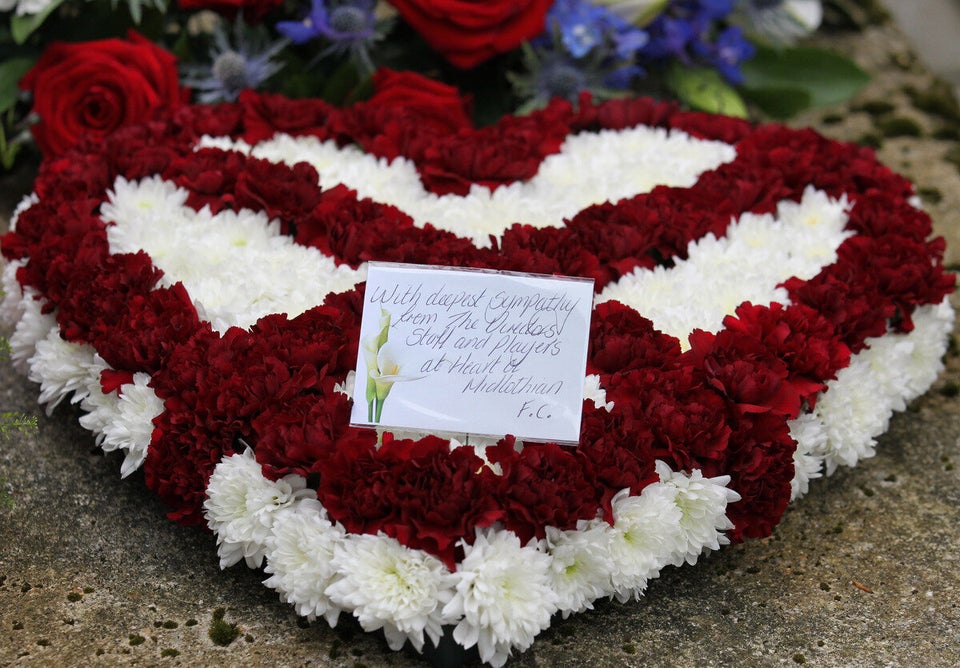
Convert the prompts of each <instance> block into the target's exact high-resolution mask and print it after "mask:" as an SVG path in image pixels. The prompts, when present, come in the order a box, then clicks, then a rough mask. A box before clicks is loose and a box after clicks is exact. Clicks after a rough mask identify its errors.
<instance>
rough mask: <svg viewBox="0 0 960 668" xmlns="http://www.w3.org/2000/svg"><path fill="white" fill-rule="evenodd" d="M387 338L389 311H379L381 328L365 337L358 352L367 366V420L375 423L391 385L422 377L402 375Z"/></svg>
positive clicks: (396, 355)
mask: <svg viewBox="0 0 960 668" xmlns="http://www.w3.org/2000/svg"><path fill="white" fill-rule="evenodd" d="M389 336H390V312H389V311H388V310H387V309H383V308H382V309H380V329H379V330H378V331H377V333H376V334H373V335H371V336H367V337H365V338H364V339H363V340H362V341H361V342H360V349H361V350H362V353H363V359H364V362H365V363H366V366H367V387H366V393H365V396H366V399H367V421H368V422H373V423H378V422H380V419H381V416H382V415H383V405H384V403H386V401H387V395H389V394H390V390H392V389H393V384H394V383H399V382H405V381H411V380H420V379H421V378H425V376H407V375H403V374H402V373H401V371H402V369H401V363H400V359H399V357H398V354H397V350H396V349H395V347H394V346H392V345H390V343H389V341H388V340H387V339H388V338H389Z"/></svg>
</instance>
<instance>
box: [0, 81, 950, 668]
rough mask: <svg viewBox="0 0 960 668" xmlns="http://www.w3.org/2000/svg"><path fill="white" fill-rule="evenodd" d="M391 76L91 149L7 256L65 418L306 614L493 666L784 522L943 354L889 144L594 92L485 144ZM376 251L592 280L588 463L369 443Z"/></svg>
mask: <svg viewBox="0 0 960 668" xmlns="http://www.w3.org/2000/svg"><path fill="white" fill-rule="evenodd" d="M372 82H373V93H372V96H371V97H370V99H369V100H366V101H360V102H356V103H354V104H351V105H346V106H334V105H331V104H329V103H326V102H324V101H321V100H301V101H294V100H290V99H288V98H285V97H281V96H277V95H274V94H269V93H257V92H253V91H245V92H243V93H241V94H240V96H239V99H238V101H237V102H233V103H220V104H215V105H176V106H172V107H171V108H168V109H167V110H166V112H165V113H164V114H162V115H161V116H159V117H157V118H155V119H153V120H151V121H150V122H148V123H146V124H143V125H124V126H123V127H121V128H120V129H119V130H118V131H115V132H113V133H109V134H105V135H104V136H103V137H100V136H93V135H85V136H84V137H82V138H81V140H80V141H79V143H78V144H77V145H75V146H74V147H73V148H70V149H67V150H66V152H65V153H64V154H63V155H62V156H61V157H51V158H50V159H48V160H46V161H45V162H44V163H43V165H42V166H41V169H40V173H39V176H38V178H37V181H36V184H35V193H34V194H33V195H32V196H30V197H28V198H27V199H25V200H24V202H23V203H22V204H21V205H20V206H19V207H18V209H17V212H16V215H15V219H14V221H13V229H12V231H11V232H9V233H8V234H7V235H5V236H4V237H3V238H2V239H0V247H2V251H3V254H4V257H5V259H6V260H7V261H8V265H7V268H6V270H5V271H4V275H3V282H4V288H5V291H6V295H7V297H6V299H5V301H4V303H3V306H2V310H3V313H4V315H5V317H6V318H7V319H8V320H9V321H11V322H16V329H15V331H14V334H13V336H12V338H11V342H10V343H11V349H12V353H11V354H12V357H13V360H14V363H15V364H16V365H17V366H18V367H19V368H21V369H23V370H24V371H25V372H26V373H28V374H29V376H30V377H31V378H32V379H33V380H35V381H36V382H38V383H39V384H40V400H41V402H43V403H46V404H47V406H48V410H52V409H53V408H54V407H55V406H56V405H57V404H59V403H60V402H61V401H63V400H65V399H69V401H71V402H73V403H77V404H79V405H80V407H81V408H82V409H83V411H84V412H85V414H84V415H83V417H82V418H81V424H82V425H83V426H84V427H86V428H87V429H89V430H91V431H92V432H93V433H95V434H96V438H97V442H98V443H99V444H100V445H101V447H102V448H103V449H104V450H107V451H114V450H117V451H121V452H122V453H123V454H124V460H123V464H122V467H121V472H122V474H123V475H128V474H129V473H131V472H132V471H134V470H137V469H138V468H140V467H142V468H143V469H144V473H145V480H146V484H147V485H148V487H149V488H150V489H151V490H152V491H154V492H155V493H156V494H157V495H158V496H159V497H160V498H161V499H162V500H163V501H164V502H165V503H166V504H167V505H168V506H169V507H170V517H171V518H172V519H174V520H176V521H178V522H181V523H185V524H196V523H203V524H205V525H206V526H208V527H209V528H210V529H211V530H212V531H213V532H215V534H216V540H217V544H218V553H219V557H220V563H221V566H223V567H228V566H231V565H233V564H237V563H239V562H241V561H243V562H245V563H246V564H247V565H248V566H251V567H255V568H257V567H262V568H263V569H264V572H265V575H266V578H265V584H266V585H267V586H268V587H270V588H272V589H274V590H276V591H277V592H278V594H279V596H280V598H281V599H282V600H284V601H286V602H288V603H289V604H291V605H293V606H294V607H295V609H296V610H297V612H298V613H299V614H300V615H303V616H305V617H307V618H309V619H314V618H324V619H325V620H326V621H327V622H328V623H330V624H336V622H337V620H338V618H339V617H340V615H342V614H344V615H347V614H349V615H353V616H354V617H356V619H357V620H358V621H359V623H360V624H361V626H362V627H363V628H364V629H366V630H368V631H382V632H383V634H384V636H385V637H386V639H387V641H388V643H389V644H390V646H391V647H393V648H395V649H397V648H400V647H402V646H403V645H404V644H405V643H406V642H410V643H411V645H412V646H413V647H414V648H416V649H417V650H422V649H423V648H424V647H426V646H428V645H427V643H432V644H436V643H437V642H438V641H439V639H440V637H441V635H443V634H450V635H451V637H452V638H453V639H454V641H455V642H456V643H458V644H459V645H460V646H462V647H464V648H473V647H476V648H477V651H478V653H479V656H480V658H481V659H482V660H483V661H485V662H488V663H490V664H492V665H497V666H499V665H502V664H503V663H504V662H505V661H506V660H507V658H508V657H509V656H510V654H511V653H513V652H515V651H522V650H524V649H525V648H527V647H529V646H530V644H531V643H532V642H533V641H534V639H535V637H536V635H537V634H538V633H539V632H540V631H541V630H543V629H544V628H546V627H547V626H548V625H549V624H550V620H551V618H552V616H553V615H555V614H561V615H569V614H574V613H576V612H579V611H582V610H585V609H588V608H590V607H591V606H592V603H593V601H595V600H597V599H599V598H603V597H611V596H612V597H616V598H618V599H620V600H628V599H631V598H634V597H639V596H640V595H641V594H642V592H643V591H644V589H645V587H646V585H647V582H648V581H649V580H650V579H652V578H655V577H656V576H657V575H658V574H659V572H660V571H661V570H662V569H663V568H665V567H666V566H669V565H680V564H683V563H689V564H693V563H695V562H696V561H697V560H698V558H699V556H700V555H701V554H703V553H704V552H706V551H710V550H716V549H719V548H720V547H721V546H723V545H725V544H728V543H731V542H738V541H741V540H744V539H746V538H750V537H760V536H766V535H769V533H770V532H771V530H772V528H773V527H774V525H776V523H777V522H778V521H779V519H780V517H781V515H782V513H783V512H784V510H785V508H786V507H787V505H788V503H789V502H790V500H791V499H793V498H797V497H799V496H801V495H802V494H804V493H805V492H806V491H807V489H808V484H809V482H810V480H811V479H813V478H817V477H819V476H822V475H829V474H831V473H833V472H834V471H835V470H836V469H837V468H838V467H839V466H853V465H855V464H856V463H857V462H858V461H859V460H860V459H862V458H864V457H869V456H870V455H871V454H873V449H874V445H875V438H876V437H877V436H878V435H879V434H881V433H883V432H884V431H885V430H886V427H887V423H888V420H889V418H890V416H891V414H892V413H893V412H894V411H896V410H902V409H904V408H905V407H906V403H907V402H908V401H910V400H911V399H912V398H914V397H916V396H919V395H920V394H922V393H923V392H924V391H925V390H926V389H927V388H928V387H929V385H930V384H931V383H932V382H933V380H934V378H935V377H936V374H937V373H938V371H939V369H940V368H941V362H940V358H941V356H942V354H943V352H944V351H945V348H946V343H947V339H948V333H949V332H950V330H951V329H952V325H953V313H952V310H951V309H950V306H949V303H948V302H947V301H946V296H947V295H948V293H949V292H950V291H951V290H952V289H953V284H954V280H953V277H952V276H950V275H949V274H948V273H946V272H945V271H944V269H943V266H942V253H943V241H942V240H940V239H930V236H931V233H932V232H931V224H930V219H929V217H928V216H927V215H926V214H925V213H923V212H922V211H921V210H919V209H918V208H916V207H915V206H914V200H913V188H912V186H911V185H910V184H909V182H908V181H906V180H905V179H904V178H902V177H900V176H898V175H896V174H894V173H893V172H891V171H890V170H889V169H887V168H886V167H884V166H882V165H880V164H879V163H877V162H876V160H875V158H874V157H873V155H872V153H871V152H870V151H869V150H868V149H863V148H859V147H856V146H853V145H848V144H840V143H836V142H831V141H829V140H827V139H825V138H823V137H821V136H819V135H817V134H816V133H815V132H813V131H810V130H792V129H787V128H785V127H782V126H777V125H770V126H763V125H761V126H754V125H751V124H750V123H747V122H746V121H743V120H741V119H736V118H730V117H723V116H713V115H708V114H704V113H699V112H691V111H683V110H681V109H680V108H679V107H678V106H677V105H676V104H673V103H664V102H662V103H658V102H654V101H651V100H649V99H633V98H631V99H623V100H617V99H615V100H609V101H605V102H596V101H592V100H590V99H589V96H587V95H584V96H581V97H580V98H579V99H578V104H576V105H574V104H572V103H570V102H569V101H566V100H563V99H559V98H555V99H552V100H551V101H549V102H548V103H547V104H546V106H545V107H543V108H541V109H538V110H534V111H531V112H530V113H528V114H526V115H522V116H520V115H509V116H505V117H503V118H501V119H500V120H499V121H498V122H497V123H495V124H493V125H489V126H483V127H478V126H476V125H475V124H474V123H473V122H472V121H471V120H470V119H469V118H468V115H467V106H468V102H469V101H468V99H467V98H466V97H465V96H463V95H462V94H461V93H459V92H458V91H456V90H455V89H453V88H450V87H448V86H445V85H443V84H441V83H438V82H435V81H431V80H428V79H426V78H424V77H421V76H419V75H416V74H413V73H411V72H403V73H398V72H391V71H386V70H380V71H378V72H377V73H376V74H375V75H374V76H373V80H372ZM574 185H575V186H576V187H572V186H574ZM370 260H378V261H395V262H411V263H420V264H434V265H451V266H468V267H487V268H494V269H504V270H514V271H515V270H523V271H528V272H531V271H532V272H537V273H547V274H563V275H575V276H583V277H588V278H592V279H593V280H594V285H595V291H596V298H595V306H594V310H593V319H592V323H591V330H590V341H591V346H590V351H589V354H588V361H587V369H586V375H585V378H584V401H583V414H582V428H581V437H580V441H579V443H578V445H577V446H576V447H575V448H570V447H563V446H560V445H557V444H526V445H525V444H523V443H520V442H518V441H517V439H515V438H514V437H512V436H511V435H509V434H506V435H503V437H502V438H497V439H493V440H489V441H481V442H472V443H470V444H469V445H467V444H464V443H463V442H462V441H460V440H459V439H456V438H449V437H441V436H439V435H435V434H425V433H390V432H383V431H381V432H379V433H378V432H377V431H376V430H373V429H361V428H354V427H351V426H350V425H349V414H350V408H351V403H352V401H356V400H360V401H363V400H369V398H368V397H366V392H367V389H368V388H369V387H370V386H369V385H364V383H365V382H366V379H358V378H356V377H355V374H354V373H353V366H354V363H355V361H356V359H357V354H358V349H359V347H360V346H361V345H364V342H362V341H360V340H359V326H360V323H359V313H360V302H361V295H362V289H363V281H364V277H365V271H366V263H367V262H368V261H370ZM383 325H384V327H385V328H386V330H389V321H387V322H385V323H383ZM383 338H384V339H386V338H387V337H386V336H384V337H383ZM384 345H385V343H384V342H383V341H380V340H379V337H378V340H376V341H372V342H370V348H371V350H370V352H371V353H372V352H373V349H376V352H377V355H379V354H380V353H381V352H382V350H383V347H384ZM378 369H379V367H378ZM373 386H374V398H376V397H377V395H376V388H377V385H376V383H374V384H373ZM360 397H365V398H360ZM384 397H385V395H384Z"/></svg>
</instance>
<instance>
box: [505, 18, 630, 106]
mask: <svg viewBox="0 0 960 668" xmlns="http://www.w3.org/2000/svg"><path fill="white" fill-rule="evenodd" d="M546 23H547V28H548V31H547V32H546V33H544V34H543V35H541V36H540V37H539V38H538V39H537V40H535V41H534V43H533V44H532V45H524V66H525V68H526V73H525V74H520V75H518V74H511V75H509V77H510V80H511V82H512V83H513V85H514V88H515V90H516V91H517V93H518V94H519V95H520V96H521V97H523V98H525V99H526V100H527V102H526V104H525V105H524V106H523V107H521V111H528V110H530V109H535V108H537V107H541V106H544V105H545V104H546V103H547V102H548V101H549V100H550V99H551V98H555V97H560V98H564V99H566V100H569V101H570V102H573V103H577V101H578V100H579V97H580V93H582V92H589V93H590V94H591V95H593V97H594V98H596V99H608V98H611V97H617V96H619V95H622V94H623V91H624V90H626V89H627V88H629V86H630V84H631V83H632V81H633V80H634V79H635V78H636V77H638V76H642V75H643V70H641V69H640V68H639V67H637V66H636V64H635V63H634V54H635V53H636V52H637V50H638V49H639V48H640V47H642V46H643V45H644V44H645V43H646V40H647V35H646V33H645V32H644V31H643V30H640V29H639V28H637V27H636V26H633V25H630V24H629V23H627V22H626V21H624V20H623V19H621V18H619V17H618V16H616V15H614V14H612V13H611V12H609V11H608V10H606V9H604V8H602V7H597V6H594V5H591V4H590V3H588V2H585V1H584V0H558V1H557V2H556V3H555V4H554V5H553V7H552V8H551V10H550V12H549V13H548V14H547V21H546Z"/></svg>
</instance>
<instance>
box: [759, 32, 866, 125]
mask: <svg viewBox="0 0 960 668" xmlns="http://www.w3.org/2000/svg"><path fill="white" fill-rule="evenodd" d="M740 70H741V72H743V77H744V82H743V86H742V89H743V92H744V96H745V97H746V98H747V99H749V100H751V101H755V102H757V105H758V106H760V107H761V108H763V109H764V111H767V109H766V108H765V107H764V106H763V103H764V102H769V101H770V100H772V99H773V98H774V97H775V96H777V95H789V99H785V100H781V101H780V102H779V103H778V104H777V105H776V107H777V108H779V109H780V111H781V113H780V114H774V115H781V116H782V115H783V112H786V111H790V113H796V112H797V111H800V110H802V109H805V108H806V107H820V106H826V105H831V104H837V103H838V102H842V101H844V100H846V99H847V98H849V97H851V96H852V95H853V94H855V93H856V92H857V91H858V90H860V89H861V88H862V87H863V86H864V85H865V84H866V83H867V82H868V81H869V80H870V77H869V75H868V74H867V73H866V72H864V71H863V70H861V69H860V68H859V67H857V66H856V64H854V63H853V62H852V61H851V60H849V59H848V58H845V57H844V56H841V55H840V54H838V53H834V52H832V51H826V50H824V49H817V48H813V47H793V48H785V49H780V50H777V49H772V48H769V47H758V48H757V55H756V56H755V57H754V58H752V59H750V60H748V61H746V62H744V63H743V64H742V65H741V66H740ZM786 91H790V92H789V93H787V92H786ZM801 94H805V95H806V96H807V98H808V101H807V103H806V105H804V106H797V105H799V104H800V103H801V102H802V99H801V97H802V95H801ZM771 113H772V112H771ZM787 115H789V114H787Z"/></svg>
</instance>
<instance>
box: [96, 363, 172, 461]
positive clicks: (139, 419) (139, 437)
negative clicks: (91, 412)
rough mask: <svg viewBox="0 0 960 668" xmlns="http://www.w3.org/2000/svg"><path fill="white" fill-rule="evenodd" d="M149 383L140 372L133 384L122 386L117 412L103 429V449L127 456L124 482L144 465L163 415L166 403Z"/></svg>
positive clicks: (148, 379) (135, 375) (135, 376)
mask: <svg viewBox="0 0 960 668" xmlns="http://www.w3.org/2000/svg"><path fill="white" fill-rule="evenodd" d="M149 382H150V375H149V374H146V373H142V372H138V373H135V374H134V375H133V382H132V383H124V384H123V385H121V386H120V394H119V396H118V398H117V403H116V412H115V414H114V415H113V416H112V418H111V420H110V421H109V422H108V423H107V424H105V425H104V427H103V431H102V434H103V441H102V444H101V447H102V448H103V449H104V450H105V451H107V452H110V451H112V450H118V449H120V450H123V451H124V452H125V453H126V457H125V458H124V460H123V464H121V466H120V475H121V477H123V478H126V477H127V476H128V475H130V474H131V473H133V472H134V471H136V470H137V469H138V468H140V466H141V465H142V464H143V460H144V459H146V457H147V446H148V445H150V438H151V436H152V435H153V420H154V418H156V417H157V416H159V415H160V414H161V413H163V400H162V399H160V398H159V397H158V396H157V395H156V393H155V392H154V391H153V388H151V387H148V386H147V383H149Z"/></svg>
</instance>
